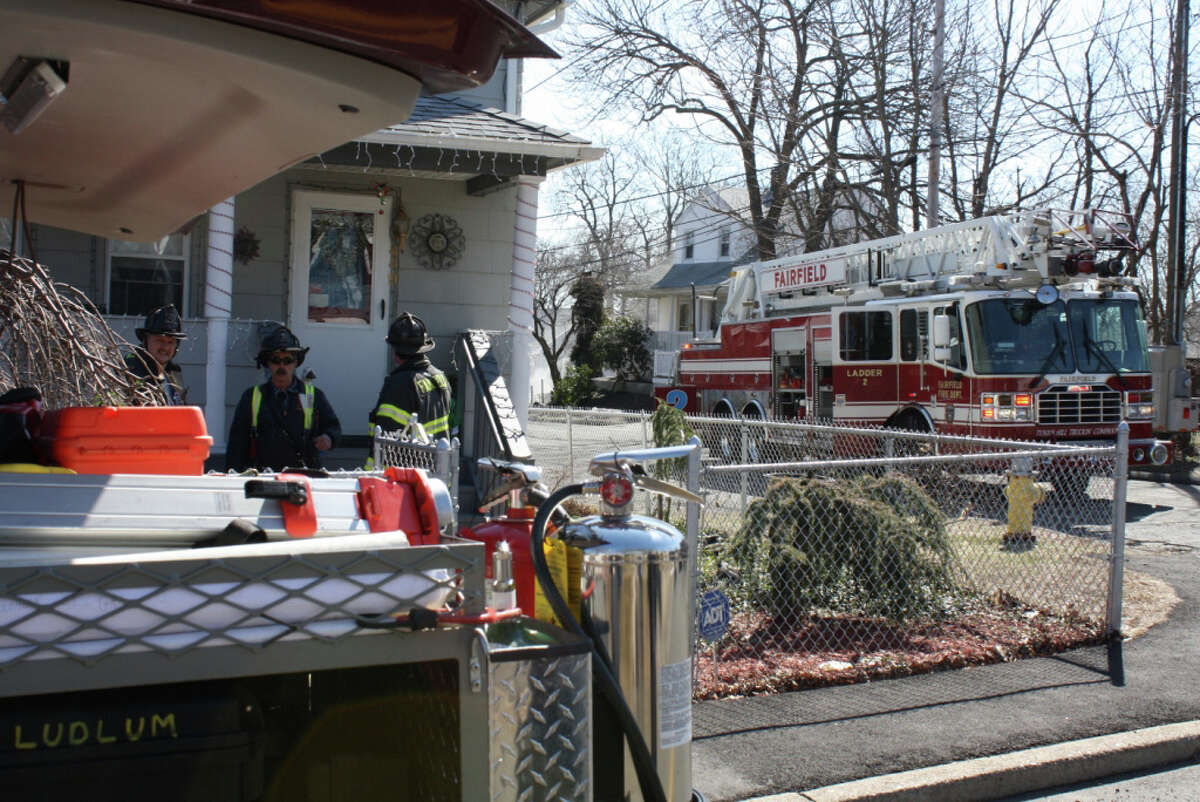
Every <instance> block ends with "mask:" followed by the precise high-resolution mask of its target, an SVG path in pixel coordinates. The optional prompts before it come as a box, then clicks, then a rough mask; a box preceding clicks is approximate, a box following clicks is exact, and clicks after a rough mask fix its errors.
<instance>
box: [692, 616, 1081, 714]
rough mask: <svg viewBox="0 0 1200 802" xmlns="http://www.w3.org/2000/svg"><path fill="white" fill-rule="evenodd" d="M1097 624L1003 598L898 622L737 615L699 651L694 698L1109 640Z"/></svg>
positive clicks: (894, 673) (923, 669) (916, 670)
mask: <svg viewBox="0 0 1200 802" xmlns="http://www.w3.org/2000/svg"><path fill="white" fill-rule="evenodd" d="M1103 640H1104V633H1103V626H1102V624H1101V623H1100V622H1098V621H1095V620H1087V619H1083V618H1080V617H1078V616H1072V615H1066V616H1063V615H1056V614H1053V613H1051V612H1049V611H1047V610H1039V609H1031V608H1028V607H1027V606H1025V605H1022V604H1020V603H1019V602H1018V601H1017V600H1016V599H1013V598H1012V597H1010V596H1007V595H1004V596H1001V597H998V598H994V599H992V600H990V603H988V604H980V605H979V606H977V607H976V608H974V609H970V610H967V611H966V612H964V613H962V614H961V615H958V616H956V617H955V618H953V619H952V620H943V621H922V622H917V623H904V624H901V623H897V622H893V621H887V620H882V619H873V618H865V617H849V616H834V615H831V616H827V617H820V616H812V617H805V618H801V619H797V620H793V621H782V620H777V619H775V618H772V617H771V616H770V615H768V614H765V613H739V614H735V615H734V616H733V619H732V621H730V625H729V630H728V631H727V632H726V633H725V636H724V637H723V638H722V639H721V641H720V642H719V643H718V644H717V655H718V661H717V663H718V664H717V666H716V670H715V671H714V664H713V656H712V649H711V648H709V647H707V646H705V647H700V648H698V649H697V652H696V656H695V671H694V679H695V681H694V683H693V698H694V699H697V700H700V699H721V698H728V697H735V696H754V695H761V694H768V693H779V692H782V691H792V690H798V689H801V688H813V687H821V686H826V685H848V684H852V683H855V682H865V681H867V680H873V679H885V678H889V677H903V676H909V675H912V674H923V673H928V672H932V671H941V670H943V669H951V668H964V667H966V666H973V665H986V664H989V663H1001V662H1008V661H1011V660H1017V659H1020V658H1023V657H1036V656H1041V655H1048V654H1056V653H1058V652H1062V651H1065V650H1067V649H1072V648H1075V647H1078V646H1085V645H1091V644H1097V643H1101V642H1103Z"/></svg>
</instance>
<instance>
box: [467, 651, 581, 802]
mask: <svg viewBox="0 0 1200 802" xmlns="http://www.w3.org/2000/svg"><path fill="white" fill-rule="evenodd" d="M489 675H490V681H491V711H490V713H489V721H488V730H489V737H488V742H489V744H490V746H489V749H490V753H491V754H490V757H491V785H490V789H491V796H490V799H492V800H494V802H549V801H550V800H572V801H573V802H574V801H576V800H577V801H578V802H588V801H589V800H591V798H592V778H591V771H592V754H591V752H592V675H591V664H590V662H589V655H588V654H587V653H584V654H576V655H568V656H565V657H558V658H547V659H540V660H525V661H512V662H501V663H491V664H490V668H489Z"/></svg>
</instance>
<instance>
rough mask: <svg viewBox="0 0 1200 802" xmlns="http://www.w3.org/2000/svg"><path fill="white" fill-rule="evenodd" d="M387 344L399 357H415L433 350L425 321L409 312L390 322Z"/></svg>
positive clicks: (431, 339)
mask: <svg viewBox="0 0 1200 802" xmlns="http://www.w3.org/2000/svg"><path fill="white" fill-rule="evenodd" d="M387 342H388V344H389V345H391V346H392V350H393V351H395V352H396V354H398V355H399V356H415V355H417V354H425V353H428V352H430V351H432V350H433V338H432V337H430V336H429V332H428V331H426V330H425V321H424V320H421V318H419V317H415V316H414V315H413V314H412V313H410V312H405V313H404V314H402V315H400V317H398V318H396V319H395V320H394V321H392V325H391V328H389V329H388V336H387Z"/></svg>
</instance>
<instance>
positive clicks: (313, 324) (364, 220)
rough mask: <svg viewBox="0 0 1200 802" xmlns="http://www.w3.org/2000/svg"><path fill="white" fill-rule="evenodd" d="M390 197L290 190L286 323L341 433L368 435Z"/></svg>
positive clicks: (383, 329) (382, 354) (378, 380)
mask: <svg viewBox="0 0 1200 802" xmlns="http://www.w3.org/2000/svg"><path fill="white" fill-rule="evenodd" d="M390 220H391V199H390V198H389V197H385V198H384V199H382V200H381V199H380V198H378V197H376V196H375V195H350V194H343V193H334V192H315V191H308V190H297V191H295V192H294V193H293V194H292V257H291V293H290V295H291V304H290V309H289V318H290V320H289V323H288V326H289V327H290V328H291V330H292V331H293V332H294V333H295V335H296V336H297V337H299V338H300V342H301V343H303V344H304V345H305V346H311V348H312V350H311V351H309V353H308V358H307V359H306V360H305V362H304V365H303V366H302V367H301V369H300V370H299V371H298V372H297V375H299V376H301V377H303V376H304V375H305V374H306V373H307V372H308V371H309V369H311V370H313V371H314V372H315V373H316V385H317V387H320V388H321V389H322V390H323V391H324V392H325V395H326V396H328V398H329V403H331V404H332V405H333V409H334V411H335V412H336V413H337V416H338V419H339V420H341V423H342V431H343V433H345V434H368V429H369V424H368V420H367V417H368V415H370V413H371V408H372V407H373V406H374V404H375V398H376V396H377V395H378V393H379V387H380V385H381V384H382V383H383V376H384V373H385V371H386V369H387V361H386V360H387V345H386V344H385V343H384V337H386V336H387V329H388V309H387V298H388V264H389V261H390V253H391V243H390V241H389V238H388V224H389V222H390Z"/></svg>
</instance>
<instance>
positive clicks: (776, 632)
mask: <svg viewBox="0 0 1200 802" xmlns="http://www.w3.org/2000/svg"><path fill="white" fill-rule="evenodd" d="M688 424H689V426H690V427H691V429H692V431H693V432H694V433H695V434H697V435H699V437H700V438H701V441H702V442H703V444H704V463H705V464H704V468H703V470H702V475H701V486H702V494H703V495H704V496H705V499H706V503H705V506H704V508H703V510H702V513H701V524H700V548H699V555H698V575H697V580H696V581H697V586H696V594H697V598H698V599H700V600H701V604H700V615H701V616H708V617H710V618H713V617H714V616H715V619H716V620H717V621H718V623H719V622H720V621H721V620H722V619H723V620H724V623H725V625H724V626H717V627H712V626H707V627H700V629H702V630H704V631H705V633H706V634H707V635H708V636H709V637H707V638H702V639H699V640H698V641H697V649H696V655H697V657H696V677H695V680H696V683H695V693H696V696H697V697H698V698H711V697H716V696H724V695H730V694H748V693H763V692H770V691H778V690H788V689H794V688H800V687H805V686H809V685H824V684H830V683H840V682H855V681H862V680H866V679H872V678H878V677H886V676H896V675H903V674H908V673H914V672H920V671H928V670H936V669H940V668H949V667H960V666H964V665H970V664H978V663H985V662H996V661H1002V660H1009V659H1014V658H1017V657H1021V656H1031V655H1036V654H1045V653H1053V652H1058V651H1062V650H1064V649H1067V648H1071V647H1072V646H1077V645H1082V644H1086V643H1096V642H1101V641H1103V640H1105V639H1107V638H1108V637H1109V636H1110V635H1111V634H1112V633H1113V632H1114V631H1115V630H1116V628H1117V627H1118V626H1119V620H1120V596H1119V588H1120V581H1119V572H1120V569H1121V557H1122V552H1121V545H1120V544H1121V542H1122V541H1121V540H1120V538H1121V537H1122V536H1123V517H1118V515H1117V511H1118V510H1122V511H1123V509H1124V484H1123V482H1118V481H1117V477H1118V474H1119V473H1120V470H1121V465H1119V464H1118V454H1119V453H1122V449H1121V448H1120V447H1118V446H1117V445H1114V444H1107V445H1103V446H1097V447H1091V448H1065V447H1062V446H1055V445H1050V444H1046V443H1022V442H1016V441H1005V440H991V439H982V438H970V437H954V436H947V435H935V434H928V433H921V432H912V431H898V430H890V429H878V428H875V429H871V428H856V427H851V426H847V425H844V424H838V425H834V424H832V423H826V422H821V423H811V422H810V423H804V424H798V423H794V422H789V423H784V422H775V421H765V420H741V419H728V418H712V417H697V416H688ZM650 432H651V427H650V424H649V415H648V414H645V413H626V412H611V411H604V410H564V409H536V410H531V411H530V420H529V426H528V432H527V434H528V436H529V439H530V443H531V447H532V449H533V452H534V455H535V457H536V458H537V461H538V464H539V465H540V466H542V467H543V470H544V471H545V472H546V476H547V480H548V482H551V483H556V484H561V483H563V482H566V481H568V480H571V479H577V478H579V477H580V476H582V475H583V473H584V472H585V471H586V467H587V460H588V459H589V458H590V456H591V455H592V454H595V453H598V452H601V451H613V450H617V449H620V448H641V447H644V446H652V445H653V442H652V439H651V438H652V435H651V434H650ZM682 471H683V466H682V465H664V466H659V467H658V468H657V470H656V474H657V475H658V476H660V478H664V479H667V480H668V481H673V482H675V483H677V484H681V485H682V484H683V480H684V477H683V475H682ZM1118 496H1119V500H1118ZM639 511H643V512H647V513H649V514H652V515H656V516H658V517H662V518H666V519H669V520H670V521H671V522H672V523H673V524H675V525H676V526H679V527H680V528H681V529H682V528H683V523H684V522H683V514H684V510H683V506H682V505H676V507H675V508H674V509H672V508H670V507H668V506H666V505H664V504H662V503H661V502H658V501H656V500H653V499H652V498H648V499H647V506H646V507H645V508H643V509H641V510H639ZM1114 575H1117V577H1116V581H1114ZM714 610H715V612H714Z"/></svg>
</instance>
